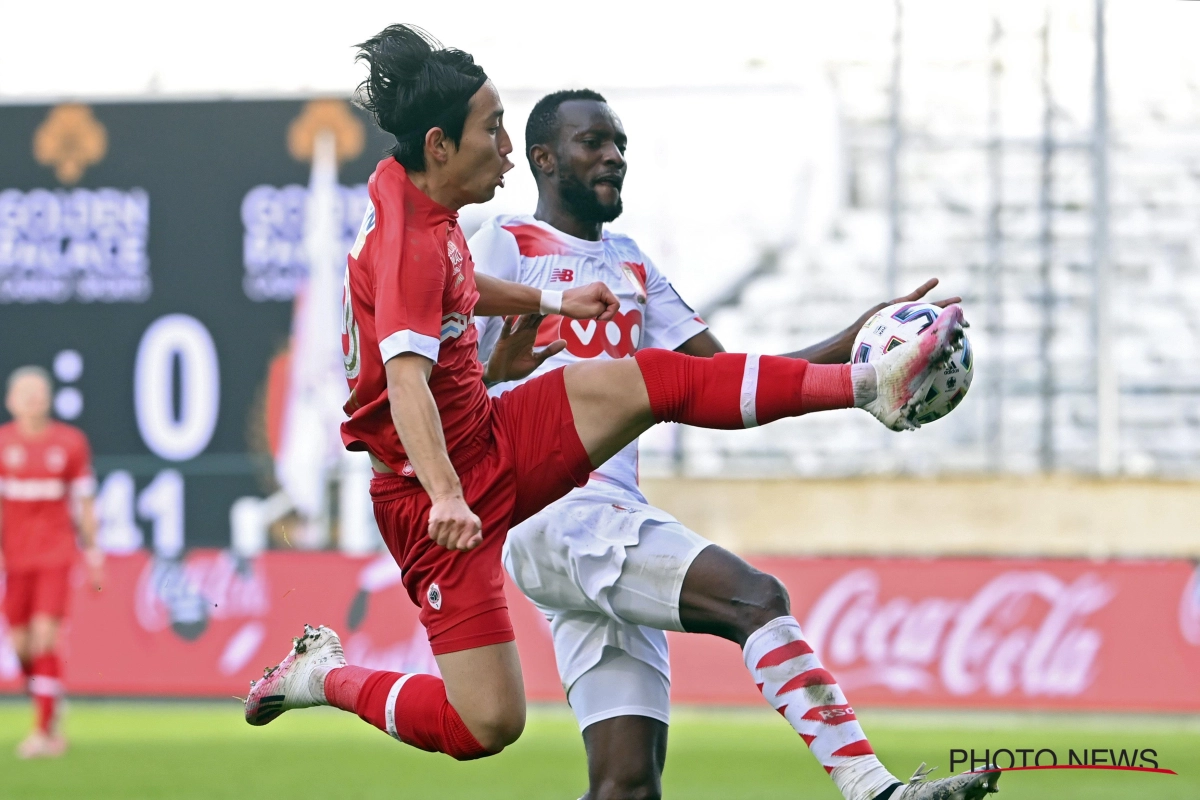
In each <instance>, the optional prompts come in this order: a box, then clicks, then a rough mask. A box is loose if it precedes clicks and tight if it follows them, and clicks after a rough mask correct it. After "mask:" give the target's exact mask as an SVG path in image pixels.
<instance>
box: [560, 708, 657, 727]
mask: <svg viewBox="0 0 1200 800" xmlns="http://www.w3.org/2000/svg"><path fill="white" fill-rule="evenodd" d="M617 717H649V718H650V719H656V720H658V721H659V722H661V723H662V724H663V725H670V724H671V712H670V711H663V710H661V709H658V708H651V707H650V706H618V707H616V708H606V709H604V710H603V711H597V712H596V713H595V714H590V715H588V716H587V717H584V718H583V719H580V718H578V717H576V720H578V722H579V731H580V732H581V733H582V732H583V731H584V730H585V729H586V728H588V727H589V726H591V725H595V724H596V723H597V722H603V721H604V720H606V719H616V718H617Z"/></svg>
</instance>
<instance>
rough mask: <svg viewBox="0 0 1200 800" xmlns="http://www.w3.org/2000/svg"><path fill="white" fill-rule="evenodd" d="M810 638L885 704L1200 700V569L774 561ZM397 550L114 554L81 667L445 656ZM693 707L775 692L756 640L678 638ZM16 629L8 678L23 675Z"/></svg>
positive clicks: (528, 631) (525, 643) (216, 689)
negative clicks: (308, 642)
mask: <svg viewBox="0 0 1200 800" xmlns="http://www.w3.org/2000/svg"><path fill="white" fill-rule="evenodd" d="M751 560H752V563H754V565H755V566H757V567H759V568H760V569H764V570H767V571H770V572H772V573H774V574H775V575H777V576H779V577H780V578H781V579H782V580H783V581H784V583H785V584H787V587H788V590H789V592H790V593H791V597H792V602H793V608H794V610H795V613H796V616H797V617H798V618H799V620H800V622H801V625H802V626H803V628H804V630H805V632H806V634H807V636H808V638H809V641H810V643H811V644H813V645H814V647H815V649H816V651H817V653H818V654H820V655H821V657H822V659H823V661H824V663H825V665H826V667H827V668H829V669H830V670H831V671H832V672H833V673H834V675H835V676H837V678H838V681H839V683H841V685H842V686H843V688H844V689H845V690H846V692H847V693H848V695H849V696H850V699H851V702H854V703H860V704H863V705H871V706H910V707H942V708H954V707H959V708H1010V709H1011V708H1029V709H1034V708H1038V709H1073V710H1113V711H1117V710H1128V711H1135V710H1140V711H1177V712H1178V711H1187V712H1196V711H1200V681H1197V680H1196V676H1197V675H1200V582H1198V580H1197V574H1198V573H1197V569H1196V567H1195V565H1193V564H1192V563H1190V562H1186V561H1111V562H1095V561H1084V560H1015V559H1009V560H1004V559H994V560H993V559H865V558H854V559H850V558H847V559H836V558H829V559H824V558H823V559H805V558H793V557H787V558H785V557H761V558H754V559H751ZM399 579H400V572H399V569H398V568H397V567H396V566H395V564H394V562H393V561H392V560H391V558H390V557H389V556H387V555H382V556H375V557H368V558H362V557H350V556H345V555H341V554H337V553H329V552H323V553H300V552H287V551H269V552H267V553H264V554H263V555H261V556H259V557H258V558H256V559H253V560H249V561H247V560H239V559H238V558H237V557H235V556H233V555H231V554H230V553H229V552H228V551H225V550H214V549H199V550H193V551H190V552H188V553H187V555H186V556H185V557H184V558H182V559H181V560H168V559H156V558H154V557H152V556H150V555H148V554H146V553H143V552H139V553H135V554H132V555H129V556H123V557H114V558H112V559H110V562H109V581H108V584H109V585H108V586H107V587H106V588H105V589H104V591H103V592H100V593H96V592H94V591H91V590H88V589H87V588H86V587H84V586H83V585H82V582H80V583H78V585H76V587H75V595H74V598H73V607H72V614H71V618H70V621H69V627H68V631H67V635H66V647H67V652H66V664H67V675H66V679H67V683H68V686H69V687H70V691H71V692H73V693H75V694H85V695H124V696H199V697H214V698H231V697H232V696H244V694H245V689H246V687H247V685H248V681H249V680H250V679H251V678H254V677H256V676H257V675H259V674H261V670H262V668H263V667H265V666H270V665H272V664H274V663H276V662H277V661H278V660H279V659H280V658H281V657H282V656H283V655H284V654H285V653H286V651H287V647H288V644H289V642H290V640H291V637H293V636H295V635H297V633H298V632H299V630H300V627H301V625H302V624H303V623H305V622H308V623H311V624H314V625H315V624H322V623H323V624H328V625H330V626H331V627H333V628H335V629H336V630H338V631H339V633H341V635H342V637H343V641H344V643H345V646H346V653H347V657H348V658H349V659H350V660H351V661H352V662H353V663H357V664H362V665H364V666H369V667H373V668H377V669H391V670H396V671H401V672H409V671H420V672H436V669H437V668H436V664H435V662H434V660H433V657H432V655H431V653H430V650H429V646H428V643H427V641H426V638H425V632H424V630H423V629H422V627H421V625H420V623H419V622H418V621H417V614H416V609H415V608H414V607H413V605H412V604H411V602H410V601H409V599H408V597H407V594H406V593H405V591H404V589H403V587H402V586H401V585H400V582H399ZM509 601H510V607H511V610H512V616H513V622H514V625H515V627H516V630H517V641H518V645H519V647H520V650H521V662H522V665H523V667H524V670H525V684H526V689H527V691H528V693H529V697H530V698H531V699H532V700H543V701H545V700H548V701H560V700H562V699H563V692H562V689H561V687H560V686H559V682H558V674H557V671H556V669H555V665H554V652H553V648H552V646H551V642H550V634H549V627H548V626H547V625H546V623H545V621H544V620H543V619H542V617H541V616H540V615H539V614H538V612H537V611H536V610H535V609H534V608H533V606H532V605H531V604H530V603H529V602H528V601H526V600H525V599H524V597H522V596H521V595H520V594H519V593H518V592H516V591H515V590H513V589H512V587H511V586H510V592H509ZM670 636H671V652H672V655H671V661H672V670H673V673H674V674H673V676H672V693H673V697H674V699H675V700H677V701H679V702H684V703H711V704H734V705H741V704H756V703H760V702H761V700H760V699H759V697H758V693H757V691H756V690H755V687H754V686H753V684H752V683H751V682H750V680H749V678H748V677H747V675H746V671H745V669H744V667H743V666H742V663H741V658H740V655H741V654H740V652H739V651H738V649H737V648H736V647H734V646H733V645H732V644H730V643H728V642H724V641H721V640H718V639H715V638H713V637H708V636H693V635H684V634H674V633H673V634H670ZM19 688H20V687H19V683H18V670H17V664H16V662H15V659H14V657H13V654H12V651H11V648H10V647H9V646H8V641H7V631H6V630H4V636H3V637H2V638H0V691H3V692H14V693H15V692H17V691H19Z"/></svg>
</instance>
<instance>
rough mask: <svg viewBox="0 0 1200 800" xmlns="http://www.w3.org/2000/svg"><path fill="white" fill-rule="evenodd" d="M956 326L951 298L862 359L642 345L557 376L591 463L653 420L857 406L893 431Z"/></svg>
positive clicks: (705, 420) (921, 395) (763, 419)
mask: <svg viewBox="0 0 1200 800" xmlns="http://www.w3.org/2000/svg"><path fill="white" fill-rule="evenodd" d="M964 324H965V323H964V321H963V316H962V309H961V307H959V306H950V307H949V308H947V309H946V310H945V311H944V312H942V314H941V315H940V316H939V317H938V319H937V321H936V322H934V324H933V325H931V326H929V328H927V329H926V330H925V331H923V332H922V333H921V335H920V336H918V337H917V338H916V339H913V340H912V341H910V342H907V343H905V344H903V345H900V346H899V347H896V348H894V349H893V350H891V351H890V352H888V353H887V354H885V356H884V357H882V358H880V359H878V360H876V361H875V362H871V363H867V364H854V365H850V364H810V363H808V362H806V361H802V360H799V359H793V358H784V357H782V356H756V355H746V354H742V353H718V354H717V355H716V356H714V357H713V358H695V357H692V356H686V355H683V354H682V353H676V352H672V351H668V350H656V349H648V350H640V351H638V353H637V355H636V356H635V357H634V362H633V363H630V361H629V360H628V359H620V360H616V361H593V362H581V363H577V364H571V365H570V366H568V367H566V369H565V371H564V373H563V378H564V382H565V384H566V389H567V397H568V399H569V400H570V404H571V414H572V416H573V418H574V422H575V430H576V432H577V433H578V434H579V439H580V442H582V444H583V446H584V449H585V450H586V451H587V453H588V456H589V457H590V458H591V460H592V463H593V464H601V463H603V462H604V461H607V460H608V459H609V458H611V457H612V456H613V455H614V454H615V453H617V452H618V451H619V450H620V449H621V448H622V447H624V446H625V445H627V444H628V443H629V442H631V441H633V440H634V439H635V438H637V437H638V436H639V435H640V434H642V433H643V432H644V431H645V430H646V429H647V428H649V427H650V426H651V425H653V424H655V423H657V422H681V423H683V424H685V425H695V426H697V427H701V428H718V429H726V430H732V429H737V428H753V427H756V426H758V425H765V424H766V423H768V422H773V421H775V420H778V419H783V418H784V417H796V416H800V415H802V414H807V413H810V412H813V411H828V410H832V409H838V408H854V407H858V408H863V409H865V410H866V411H868V412H869V413H871V414H872V415H873V416H874V417H876V418H877V419H879V420H880V421H881V422H882V423H883V424H885V425H887V426H888V427H889V428H892V429H893V430H906V429H912V428H916V427H918V423H917V422H916V417H917V415H918V414H919V412H920V408H921V403H922V402H923V400H924V399H925V396H926V394H927V393H928V391H929V386H930V384H931V383H932V382H933V380H934V378H935V377H936V374H937V370H939V369H941V368H942V367H944V366H945V364H946V362H947V361H948V360H949V358H950V356H951V355H952V354H953V352H954V351H955V349H957V348H960V347H962V335H963V326H964Z"/></svg>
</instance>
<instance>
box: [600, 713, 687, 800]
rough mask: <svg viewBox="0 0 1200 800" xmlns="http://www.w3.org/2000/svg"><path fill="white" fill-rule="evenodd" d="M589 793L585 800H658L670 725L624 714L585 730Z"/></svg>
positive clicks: (660, 794)
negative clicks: (668, 726)
mask: <svg viewBox="0 0 1200 800" xmlns="http://www.w3.org/2000/svg"><path fill="white" fill-rule="evenodd" d="M583 744H584V748H585V749H586V750H587V758H588V786H589V789H588V793H587V794H586V795H584V796H583V798H582V799H581V800H658V798H660V797H662V772H663V765H664V763H665V762H666V756H667V725H666V723H664V722H660V721H659V720H656V719H651V718H650V717H644V716H635V715H622V716H617V717H610V718H609V719H604V720H601V721H599V722H596V723H593V724H591V725H588V726H587V727H586V728H585V729H584V731H583Z"/></svg>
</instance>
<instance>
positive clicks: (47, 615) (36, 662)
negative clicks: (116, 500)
mask: <svg viewBox="0 0 1200 800" xmlns="http://www.w3.org/2000/svg"><path fill="white" fill-rule="evenodd" d="M5 406H6V407H7V409H8V412H9V413H10V414H11V415H12V417H13V420H12V422H9V423H8V424H6V425H3V426H0V498H2V502H0V553H2V557H0V571H3V573H4V613H5V616H6V617H7V618H8V628H9V630H8V633H9V637H10V640H11V642H12V645H13V649H14V650H15V651H16V653H17V658H18V659H19V660H20V662H21V671H22V673H24V675H25V677H26V679H27V681H28V687H29V693H30V695H32V696H33V702H34V708H35V711H36V715H35V716H36V725H35V727H34V730H33V732H32V733H30V734H29V736H28V737H27V738H26V739H25V740H24V741H23V742H21V744H20V745H19V746H18V747H17V755H19V756H20V757H22V758H39V757H53V756H59V755H62V753H63V752H65V750H66V740H65V739H64V738H63V737H62V734H61V733H59V731H58V728H57V712H58V706H59V702H60V700H61V698H62V686H63V682H62V663H61V660H60V658H59V655H58V629H59V625H60V623H61V621H62V619H63V617H64V616H66V613H67V598H68V595H69V593H70V583H71V581H70V576H71V571H72V569H73V568H74V565H75V562H76V561H77V560H78V555H79V549H78V546H77V545H76V542H75V532H76V528H77V527H78V531H79V533H80V536H81V538H82V540H83V546H84V557H85V561H86V563H87V566H88V571H89V573H90V574H89V579H90V582H91V583H92V585H93V586H95V587H96V588H97V589H99V588H100V584H101V582H102V581H103V562H104V557H103V555H102V554H101V553H100V551H99V550H98V549H97V548H96V516H95V513H94V511H93V507H92V497H93V495H94V494H95V488H96V480H95V478H94V477H93V476H92V463H91V452H90V450H89V448H88V442H87V437H85V436H84V434H83V431H81V430H79V429H78V428H76V427H74V426H71V425H67V424H64V423H61V422H55V421H54V420H52V419H50V377H49V376H48V375H47V374H46V372H45V371H44V370H42V369H41V368H40V367H21V368H20V369H17V370H16V371H14V372H13V373H12V375H10V376H9V378H8V386H7V393H6V397H5ZM73 505H74V506H76V509H73V508H72V506H73ZM74 510H77V511H78V526H76V523H75V521H74V520H73V517H74V516H75V515H74V514H73V511H74Z"/></svg>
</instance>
